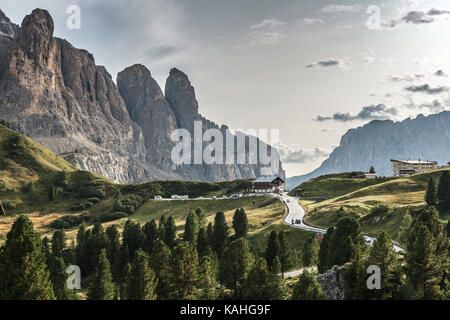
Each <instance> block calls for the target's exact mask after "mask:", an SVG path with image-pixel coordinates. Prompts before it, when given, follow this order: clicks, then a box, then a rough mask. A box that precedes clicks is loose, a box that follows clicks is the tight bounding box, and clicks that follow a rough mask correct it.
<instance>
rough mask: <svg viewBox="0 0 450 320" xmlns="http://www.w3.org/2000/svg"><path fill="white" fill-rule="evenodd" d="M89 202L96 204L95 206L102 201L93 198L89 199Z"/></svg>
mask: <svg viewBox="0 0 450 320" xmlns="http://www.w3.org/2000/svg"><path fill="white" fill-rule="evenodd" d="M88 201H89V202H92V203H94V204H96V203H98V202H99V201H100V199H99V198H95V197H92V198H89V199H88Z"/></svg>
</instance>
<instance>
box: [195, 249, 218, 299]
mask: <svg viewBox="0 0 450 320" xmlns="http://www.w3.org/2000/svg"><path fill="white" fill-rule="evenodd" d="M199 275H200V280H199V288H200V289H201V291H200V299H204V300H215V299H217V297H218V295H219V290H218V289H217V286H218V285H219V282H218V281H217V275H218V270H217V265H216V263H215V262H214V259H213V257H211V256H208V255H205V256H204V257H202V258H201V260H200V266H199Z"/></svg>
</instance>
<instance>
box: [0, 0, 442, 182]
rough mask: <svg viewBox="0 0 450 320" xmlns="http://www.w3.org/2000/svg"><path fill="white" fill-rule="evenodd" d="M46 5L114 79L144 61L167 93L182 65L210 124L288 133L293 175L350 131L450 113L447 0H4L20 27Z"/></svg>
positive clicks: (61, 32) (286, 149)
mask: <svg viewBox="0 0 450 320" xmlns="http://www.w3.org/2000/svg"><path fill="white" fill-rule="evenodd" d="M73 5H75V6H78V8H79V9H80V16H79V17H80V19H79V21H80V25H79V26H80V28H75V29H74V28H69V27H68V24H67V22H68V20H69V22H73V21H74V20H73V19H71V17H72V12H69V13H68V9H70V8H71V7H73ZM37 7H39V8H43V9H46V10H48V11H49V12H50V13H51V15H52V17H53V19H54V20H55V36H57V37H60V38H65V39H67V40H68V41H69V42H71V43H72V44H73V45H74V46H76V47H78V48H83V49H86V50H88V51H90V52H91V53H93V55H94V57H95V59H96V63H97V64H98V65H104V66H105V67H106V68H107V69H108V71H109V72H110V73H111V74H112V76H113V78H114V79H115V78H116V75H117V73H118V72H119V71H121V70H123V69H124V68H126V67H128V66H130V65H132V64H135V63H142V64H144V65H146V66H147V67H148V69H149V70H150V71H151V73H152V75H153V77H154V78H155V79H156V80H157V81H158V83H159V84H160V86H161V87H162V88H163V89H164V84H165V80H166V78H167V76H168V74H169V70H170V69H171V68H173V67H176V68H178V69H180V70H182V71H184V72H185V73H186V74H187V75H188V76H189V78H190V80H191V83H192V84H193V86H194V87H195V90H196V95H197V100H198V102H199V111H200V113H201V114H202V115H203V116H205V117H206V118H208V119H210V120H213V121H214V122H216V123H217V124H219V125H221V124H226V125H228V126H229V127H230V128H232V129H242V130H245V129H255V130H259V129H267V130H270V129H275V130H279V137H280V141H279V143H278V144H277V146H278V148H279V150H280V153H281V154H282V160H283V162H284V168H285V169H286V171H287V175H288V176H294V175H300V174H305V173H308V172H310V171H312V170H313V169H315V168H317V167H318V166H319V165H320V163H321V162H322V161H323V160H325V159H326V158H327V156H328V155H329V153H330V152H331V151H332V150H333V149H334V148H335V147H336V146H338V145H339V142H340V138H341V136H342V135H343V134H345V132H346V131H347V130H349V129H351V128H356V127H359V126H362V125H364V124H365V123H368V122H370V121H372V120H374V119H391V120H394V121H401V120H403V119H406V118H408V117H415V116H417V115H418V114H424V115H428V114H431V113H437V112H440V111H443V110H449V109H450V108H449V107H448V105H449V102H450V78H449V75H450V55H449V54H448V53H449V52H450V41H449V40H450V39H449V38H450V32H449V31H450V3H449V1H448V0H390V1H388V0H385V1H379V0H370V1H334V0H329V1H328V0H326V1H323V0H295V1H294V0H282V1H280V0H96V1H92V0H70V1H66V0H32V1H31V0H23V1H20V5H18V3H17V0H0V9H1V10H2V11H4V13H5V14H6V15H7V16H8V17H9V18H10V19H11V20H12V21H13V22H15V23H18V24H20V23H21V21H22V19H23V17H24V16H25V15H26V14H29V13H30V12H31V11H32V10H33V9H34V8H37ZM72 25H73V24H72ZM268 142H269V143H270V142H271V141H270V140H269V141H268Z"/></svg>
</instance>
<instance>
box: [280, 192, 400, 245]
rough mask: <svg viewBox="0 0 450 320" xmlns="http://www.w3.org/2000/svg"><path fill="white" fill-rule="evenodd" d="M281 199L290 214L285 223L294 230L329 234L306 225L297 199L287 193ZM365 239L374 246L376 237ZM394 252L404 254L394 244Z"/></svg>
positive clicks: (302, 210) (303, 212)
mask: <svg viewBox="0 0 450 320" xmlns="http://www.w3.org/2000/svg"><path fill="white" fill-rule="evenodd" d="M281 199H282V201H283V202H284V203H285V204H286V206H287V207H288V214H287V216H286V218H285V219H284V223H286V224H287V225H289V226H291V227H294V228H299V229H303V230H306V231H311V232H315V233H318V234H325V233H326V232H327V230H326V229H322V228H317V227H312V226H309V225H307V224H305V222H304V217H305V209H303V207H302V206H301V205H300V204H299V203H298V200H297V198H294V197H291V196H288V195H287V193H283V194H282V195H281ZM292 221H294V223H292ZM364 238H365V240H366V244H368V245H369V246H372V244H373V242H374V241H375V238H374V237H369V236H364ZM394 251H395V252H402V251H403V249H402V248H400V247H399V246H397V245H396V244H395V243H394Z"/></svg>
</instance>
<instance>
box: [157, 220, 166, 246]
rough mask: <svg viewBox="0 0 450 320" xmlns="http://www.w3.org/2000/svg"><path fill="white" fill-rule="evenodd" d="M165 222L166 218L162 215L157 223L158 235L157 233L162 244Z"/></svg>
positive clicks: (164, 237)
mask: <svg viewBox="0 0 450 320" xmlns="http://www.w3.org/2000/svg"><path fill="white" fill-rule="evenodd" d="M166 222H167V218H166V216H164V215H162V216H161V217H160V218H159V222H158V233H159V237H160V240H162V241H164V242H166V231H165V227H166Z"/></svg>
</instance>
